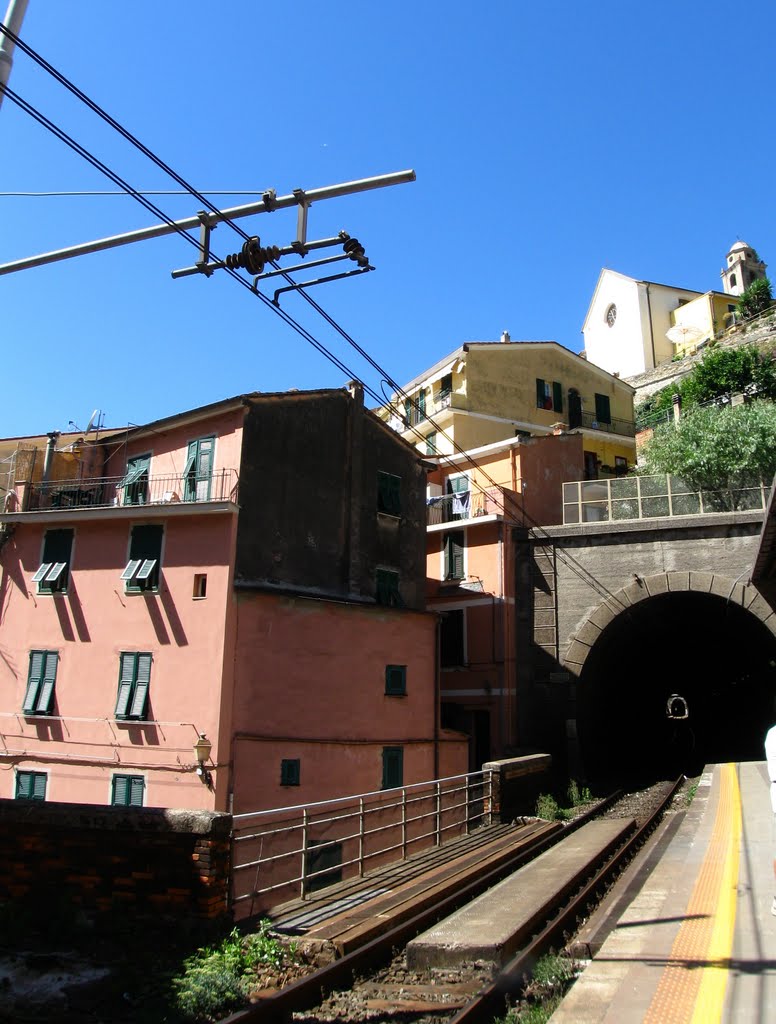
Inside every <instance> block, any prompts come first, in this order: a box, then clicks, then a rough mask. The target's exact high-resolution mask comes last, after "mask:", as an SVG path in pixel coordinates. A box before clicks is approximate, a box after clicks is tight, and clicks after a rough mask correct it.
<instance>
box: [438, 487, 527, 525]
mask: <svg viewBox="0 0 776 1024" xmlns="http://www.w3.org/2000/svg"><path fill="white" fill-rule="evenodd" d="M426 511H427V525H428V526H438V525H439V524H440V523H454V522H456V521H457V520H460V519H476V518H477V517H478V516H491V515H501V516H508V517H509V516H512V517H516V516H517V513H518V501H517V495H516V493H515V492H514V491H510V490H508V489H506V488H504V487H483V488H479V487H474V488H473V489H472V490H470V491H458V492H457V493H456V494H441V495H439V496H438V497H430V498H427V499H426Z"/></svg>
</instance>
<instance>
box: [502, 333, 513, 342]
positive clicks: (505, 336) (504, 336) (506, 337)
mask: <svg viewBox="0 0 776 1024" xmlns="http://www.w3.org/2000/svg"><path fill="white" fill-rule="evenodd" d="M501 340H502V342H503V343H504V344H505V345H508V344H509V343H510V341H511V340H512V339H511V338H510V337H509V331H502V332H501Z"/></svg>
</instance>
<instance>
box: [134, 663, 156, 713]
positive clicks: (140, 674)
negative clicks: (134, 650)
mask: <svg viewBox="0 0 776 1024" xmlns="http://www.w3.org/2000/svg"><path fill="white" fill-rule="evenodd" d="M150 682H151V655H150V654H138V655H137V674H136V677H135V689H134V692H133V694H132V703H131V705H130V708H129V717H130V718H145V716H146V703H147V701H148V686H149V683H150Z"/></svg>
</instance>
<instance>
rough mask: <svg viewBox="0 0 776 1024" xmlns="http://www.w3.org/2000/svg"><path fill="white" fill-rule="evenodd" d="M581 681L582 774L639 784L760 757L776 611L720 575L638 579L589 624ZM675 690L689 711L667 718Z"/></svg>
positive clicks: (772, 691) (572, 661) (770, 695)
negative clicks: (718, 763) (728, 762)
mask: <svg viewBox="0 0 776 1024" xmlns="http://www.w3.org/2000/svg"><path fill="white" fill-rule="evenodd" d="M565 667H566V668H567V669H568V670H569V672H570V673H571V676H572V678H576V680H577V685H576V687H575V690H576V700H575V712H574V713H573V714H572V718H573V719H575V721H574V723H573V727H572V728H571V729H570V730H569V731H570V734H571V735H575V736H576V742H577V745H578V750H577V754H578V756H579V757H580V758H581V765H580V768H581V774H582V775H583V776H584V777H585V778H587V779H589V780H590V781H592V782H594V783H595V782H598V783H608V782H611V781H614V780H616V781H617V782H618V783H622V782H623V781H626V780H632V781H633V782H634V783H635V782H639V781H642V780H649V779H654V778H656V777H666V778H667V777H669V776H676V775H677V774H680V773H684V774H687V775H695V774H698V773H699V772H700V770H701V769H702V768H703V765H704V764H709V763H713V762H720V761H731V760H762V758H763V756H764V755H763V739H764V736H765V732H766V730H767V728H768V727H769V726H770V725H771V724H773V722H774V721H776V614H774V610H773V608H772V607H771V605H770V604H769V603H768V601H766V600H765V598H764V597H763V596H762V594H760V593H759V591H758V590H757V588H756V587H753V586H751V585H742V584H741V583H739V582H737V581H736V580H733V579H729V578H727V577H725V576H721V575H718V574H713V573H691V572H666V573H660V574H657V575H654V576H647V577H642V578H639V577H637V578H636V579H635V581H634V583H633V584H631V585H629V586H627V587H625V588H623V589H621V590H619V591H618V592H616V593H614V594H612V595H611V596H610V597H609V598H607V599H606V601H604V602H603V603H602V604H600V605H599V606H598V607H597V608H596V609H595V610H594V611H593V613H592V614H591V615H590V616H589V617H588V618H587V619H586V621H585V622H584V623H583V625H582V626H581V628H580V629H579V630H578V631H577V632H576V634H575V636H574V637H573V639H572V641H571V643H570V644H569V647H568V650H567V654H566V658H565ZM675 694H678V695H679V696H680V697H681V698H682V700H683V701H684V702H685V705H686V708H687V716H686V718H685V717H680V716H679V715H677V713H676V707H681V705H680V704H679V705H676V706H675V707H674V709H673V710H671V711H669V709H668V702H669V701H670V699H671V697H672V695H675Z"/></svg>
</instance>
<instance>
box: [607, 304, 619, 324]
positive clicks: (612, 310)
mask: <svg viewBox="0 0 776 1024" xmlns="http://www.w3.org/2000/svg"><path fill="white" fill-rule="evenodd" d="M616 319H617V307H616V306H615V304H614V303H612V304H611V306H610V307H609V308H608V309H607V311H606V322H607V323H608V324H609V326H610V327H614V321H615V320H616Z"/></svg>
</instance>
